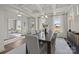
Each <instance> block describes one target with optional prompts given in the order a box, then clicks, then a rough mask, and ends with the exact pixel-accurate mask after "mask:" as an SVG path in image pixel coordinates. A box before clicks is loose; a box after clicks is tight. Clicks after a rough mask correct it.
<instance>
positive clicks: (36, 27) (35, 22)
mask: <svg viewBox="0 0 79 59" xmlns="http://www.w3.org/2000/svg"><path fill="white" fill-rule="evenodd" d="M35 21H36V22H35V23H36V24H35V25H36V30H38V26H39V25H38V18H37V17H36V19H35Z"/></svg>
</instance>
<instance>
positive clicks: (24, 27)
mask: <svg viewBox="0 0 79 59" xmlns="http://www.w3.org/2000/svg"><path fill="white" fill-rule="evenodd" d="M21 23H22V24H21V25H22V34H23V35H25V34H27V32H28V23H27V18H25V19H24V18H23V19H22V22H21Z"/></svg>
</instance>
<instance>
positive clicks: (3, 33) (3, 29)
mask: <svg viewBox="0 0 79 59" xmlns="http://www.w3.org/2000/svg"><path fill="white" fill-rule="evenodd" d="M7 25H8V23H7V15H6V11H5V10H1V9H0V52H2V51H4V39H6V38H7V37H8V36H7V34H8V27H7Z"/></svg>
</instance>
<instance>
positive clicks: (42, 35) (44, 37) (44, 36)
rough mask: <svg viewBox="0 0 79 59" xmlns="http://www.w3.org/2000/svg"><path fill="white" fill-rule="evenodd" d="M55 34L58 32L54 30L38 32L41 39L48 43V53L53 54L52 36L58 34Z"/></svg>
mask: <svg viewBox="0 0 79 59" xmlns="http://www.w3.org/2000/svg"><path fill="white" fill-rule="evenodd" d="M55 34H57V33H53V32H52V33H47V34H45V32H40V33H38V34H37V36H38V39H39V41H42V42H45V43H46V44H47V54H51V43H52V38H53V37H54V36H56V35H55ZM53 40H55V39H53Z"/></svg>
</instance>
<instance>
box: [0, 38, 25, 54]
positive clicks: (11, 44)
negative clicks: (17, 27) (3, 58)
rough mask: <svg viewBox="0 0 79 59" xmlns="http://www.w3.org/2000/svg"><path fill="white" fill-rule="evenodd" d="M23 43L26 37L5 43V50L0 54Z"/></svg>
mask: <svg viewBox="0 0 79 59" xmlns="http://www.w3.org/2000/svg"><path fill="white" fill-rule="evenodd" d="M24 43H26V39H18V40H16V41H15V42H12V43H10V44H7V45H5V46H4V47H5V51H3V52H1V53H0V54H5V53H7V52H8V51H10V50H12V49H14V48H16V47H19V46H21V45H22V44H24Z"/></svg>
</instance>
